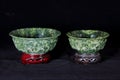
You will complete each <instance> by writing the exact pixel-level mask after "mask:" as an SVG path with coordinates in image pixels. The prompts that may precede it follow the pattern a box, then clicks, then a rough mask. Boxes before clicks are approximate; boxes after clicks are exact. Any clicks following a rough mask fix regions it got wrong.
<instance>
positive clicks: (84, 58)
mask: <svg viewBox="0 0 120 80" xmlns="http://www.w3.org/2000/svg"><path fill="white" fill-rule="evenodd" d="M71 58H72V60H73V61H74V62H76V63H82V64H90V63H97V62H98V61H100V60H101V56H100V54H99V53H95V54H79V53H75V54H74V55H72V57H71Z"/></svg>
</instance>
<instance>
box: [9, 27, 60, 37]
mask: <svg viewBox="0 0 120 80" xmlns="http://www.w3.org/2000/svg"><path fill="white" fill-rule="evenodd" d="M22 29H48V30H49V29H50V30H55V31H56V32H58V34H56V35H55V36H51V37H44V38H40V37H34V38H32V37H30V38H28V37H20V36H15V35H13V34H12V33H13V32H15V31H17V30H22ZM60 35H61V32H60V31H59V30H57V29H53V28H43V27H30V28H18V29H15V30H12V31H11V32H9V36H11V37H14V38H20V39H50V38H57V37H58V36H60Z"/></svg>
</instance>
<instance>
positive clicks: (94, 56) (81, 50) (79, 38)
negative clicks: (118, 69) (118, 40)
mask: <svg viewBox="0 0 120 80" xmlns="http://www.w3.org/2000/svg"><path fill="white" fill-rule="evenodd" d="M67 36H68V37H69V43H70V45H71V47H72V48H73V49H75V50H77V53H76V54H75V57H77V58H78V59H76V60H77V61H78V62H82V63H93V62H97V61H98V60H100V54H99V51H100V50H102V49H103V48H104V47H105V44H106V42H107V38H108V37H109V33H107V32H104V31H100V30H74V31H71V32H68V33H67Z"/></svg>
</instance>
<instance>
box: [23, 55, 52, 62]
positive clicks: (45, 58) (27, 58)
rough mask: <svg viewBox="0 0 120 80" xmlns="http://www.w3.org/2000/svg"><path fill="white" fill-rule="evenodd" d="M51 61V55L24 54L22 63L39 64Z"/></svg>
mask: <svg viewBox="0 0 120 80" xmlns="http://www.w3.org/2000/svg"><path fill="white" fill-rule="evenodd" d="M49 60H50V55H49V54H42V55H40V54H27V53H23V54H22V56H21V61H22V63H23V64H39V63H47V62H49Z"/></svg>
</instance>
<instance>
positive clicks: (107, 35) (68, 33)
mask: <svg viewBox="0 0 120 80" xmlns="http://www.w3.org/2000/svg"><path fill="white" fill-rule="evenodd" d="M88 30H90V31H98V32H102V33H105V34H106V35H105V36H102V37H101V36H99V37H93V38H86V37H75V36H72V35H71V32H74V31H88ZM66 35H67V36H68V37H69V38H74V39H103V38H107V37H109V36H110V34H109V33H108V32H106V31H102V30H94V29H82V30H73V31H69V32H67V33H66Z"/></svg>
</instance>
